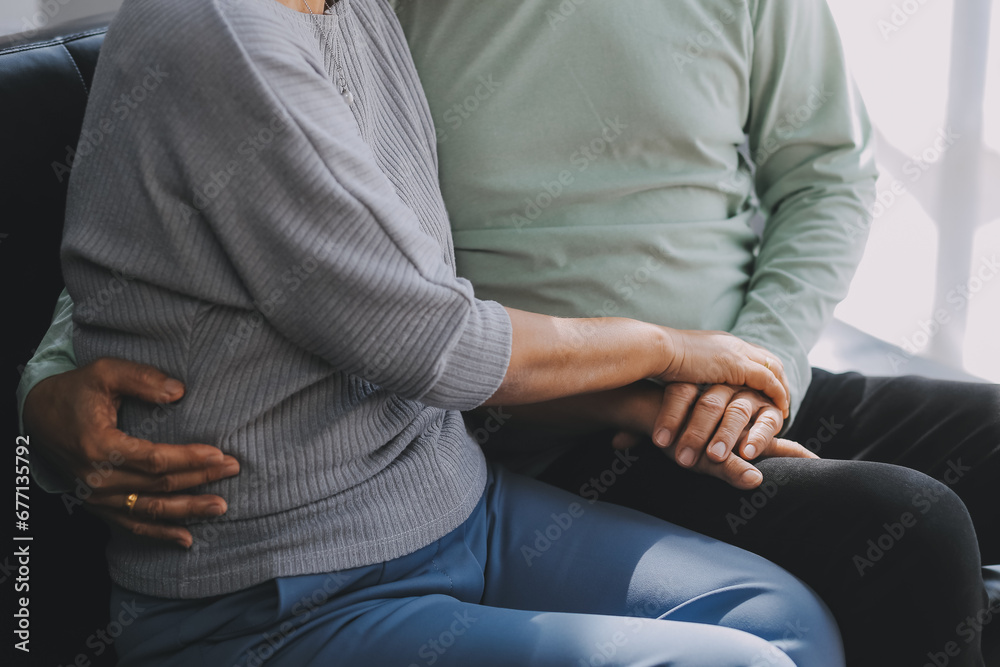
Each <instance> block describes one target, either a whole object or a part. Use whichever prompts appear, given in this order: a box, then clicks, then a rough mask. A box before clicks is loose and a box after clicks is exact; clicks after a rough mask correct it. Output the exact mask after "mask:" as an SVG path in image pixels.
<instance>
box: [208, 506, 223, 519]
mask: <svg viewBox="0 0 1000 667" xmlns="http://www.w3.org/2000/svg"><path fill="white" fill-rule="evenodd" d="M225 513H226V506H225V505H219V504H215V505H209V506H208V508H207V509H206V511H205V514H206V515H208V516H222V515H223V514H225Z"/></svg>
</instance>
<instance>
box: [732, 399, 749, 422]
mask: <svg viewBox="0 0 1000 667" xmlns="http://www.w3.org/2000/svg"><path fill="white" fill-rule="evenodd" d="M727 412H728V413H729V414H731V415H732V416H734V417H738V418H740V419H741V420H742V421H743V423H744V424H745V423H746V422H748V421H750V418H751V417H752V416H753V412H754V405H753V403H752V402H751V401H750V399H747V398H737V399H736V400H734V401H733V402H732V403H730V404H729V407H728V408H727Z"/></svg>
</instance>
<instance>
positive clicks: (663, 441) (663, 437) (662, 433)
mask: <svg viewBox="0 0 1000 667" xmlns="http://www.w3.org/2000/svg"><path fill="white" fill-rule="evenodd" d="M653 440H654V441H656V444H657V445H659V446H660V447H666V446H667V445H669V444H670V431H668V430H667V429H665V428H661V429H660V430H659V431H657V432H656V435H655V436H654V437H653Z"/></svg>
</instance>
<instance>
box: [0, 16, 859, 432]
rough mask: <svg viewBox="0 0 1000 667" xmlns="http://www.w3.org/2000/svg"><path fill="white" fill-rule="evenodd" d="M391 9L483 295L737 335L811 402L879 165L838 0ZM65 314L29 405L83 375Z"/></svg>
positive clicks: (546, 308) (461, 262) (28, 380)
mask: <svg viewBox="0 0 1000 667" xmlns="http://www.w3.org/2000/svg"><path fill="white" fill-rule="evenodd" d="M396 4H397V5H398V7H397V9H398V15H399V18H400V21H401V22H402V24H403V28H404V31H405V33H406V36H407V39H408V41H409V44H410V49H411V52H412V54H413V56H414V60H415V62H416V65H417V68H418V71H419V73H420V76H421V81H422V84H423V85H424V88H425V91H426V94H427V97H428V101H429V103H430V107H431V112H432V115H433V117H434V121H435V126H436V131H437V135H438V150H439V158H440V177H441V184H442V190H443V193H444V197H445V202H446V205H447V207H448V212H449V215H450V218H451V225H452V230H453V234H454V241H455V250H456V254H457V262H458V272H459V274H460V275H463V276H465V277H467V278H468V279H470V280H471V282H472V283H473V285H474V287H475V289H476V294H477V296H478V297H480V298H484V299H487V298H488V299H495V300H498V301H500V302H501V303H504V304H505V305H509V306H512V307H518V308H523V309H526V310H532V311H538V312H545V313H549V314H553V315H562V316H600V315H609V316H610V315H614V316H627V317H634V318H638V319H643V320H648V321H653V322H657V323H662V324H666V325H670V326H675V327H682V328H691V329H723V330H728V331H732V332H733V333H734V334H736V335H738V336H740V337H742V338H744V339H746V340H749V341H752V342H755V343H758V344H760V345H763V346H765V347H767V348H768V349H770V350H771V351H772V352H773V353H774V354H775V355H777V356H778V357H780V358H781V359H782V361H783V362H784V364H785V367H786V370H787V372H788V375H789V381H790V384H791V388H792V403H793V414H794V411H795V408H796V407H797V406H798V405H799V403H800V402H801V400H802V397H803V395H804V394H805V391H806V389H807V387H808V384H809V378H810V369H809V364H808V360H807V355H808V352H809V349H810V348H811V347H812V346H813V344H814V343H815V341H816V339H817V337H818V336H819V333H820V331H821V329H822V328H823V326H824V324H825V323H826V322H827V321H828V319H829V318H830V317H831V314H832V310H833V308H834V306H835V305H836V303H837V302H839V301H840V300H841V299H842V298H843V297H844V295H845V294H846V291H847V287H848V284H849V282H850V279H851V277H852V275H853V272H854V270H855V267H856V265H857V263H858V261H859V260H860V256H861V252H862V249H863V245H864V241H865V239H866V237H867V230H868V219H869V218H868V216H867V211H868V207H869V206H870V202H871V199H872V198H873V195H874V182H875V176H876V172H875V167H874V158H873V155H872V137H871V127H870V125H869V122H868V118H867V115H866V113H865V110H864V106H863V104H862V102H861V99H860V98H859V96H858V93H857V91H856V89H855V88H854V86H853V84H852V82H851V80H850V78H849V76H848V74H847V72H846V66H845V62H844V55H843V51H842V49H841V44H840V40H839V37H838V35H837V30H836V27H835V25H834V22H833V19H832V17H831V15H830V13H829V10H828V8H827V6H826V4H825V2H824V0H795V1H794V2H793V1H791V0H748V1H746V2H741V1H737V0H683V1H674V2H666V1H664V0H628V1H627V2H597V1H596V0H563V1H562V2H556V1H555V0H522V1H521V2H517V3H507V2H475V1H474V0H434V1H432V2H429V1H421V0H399V2H397V3H396ZM745 142H746V147H747V150H745V151H741V150H740V147H741V145H743V144H744V143H745ZM757 213H761V214H763V216H764V218H765V220H766V224H765V225H764V228H763V235H762V237H758V236H757V235H756V234H755V233H754V232H753V231H752V230H751V228H750V226H749V223H750V221H751V219H752V218H753V217H754V216H755V214H757ZM69 308H70V306H69V304H68V302H65V301H64V302H63V303H61V305H60V312H62V313H63V317H61V318H57V320H56V322H55V323H54V325H53V328H52V330H51V331H50V334H49V336H48V338H47V341H51V343H52V344H43V345H42V346H41V347H40V348H39V353H38V355H37V356H36V359H34V360H33V361H32V363H30V364H29V365H28V369H27V371H26V373H25V375H24V378H23V380H22V383H21V387H20V389H19V396H20V399H21V400H22V401H23V397H24V396H25V395H26V394H27V392H28V391H30V389H31V387H32V386H34V384H35V383H37V382H38V381H39V380H41V379H42V378H44V377H47V376H49V375H52V374H54V373H57V372H61V371H63V370H66V369H67V368H71V367H72V364H73V363H74V361H73V358H72V347H71V344H70V343H69V341H70V340H71V337H70V336H68V335H66V331H67V330H68V329H69V327H70V326H71V323H70V319H69V317H68V313H69ZM60 341H61V344H60Z"/></svg>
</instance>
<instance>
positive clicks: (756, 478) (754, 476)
mask: <svg viewBox="0 0 1000 667" xmlns="http://www.w3.org/2000/svg"><path fill="white" fill-rule="evenodd" d="M740 479H741V480H742V482H743V483H744V484H746V485H747V486H757V485H758V484H760V483H761V482H762V481H763V480H764V476H763V475H761V474H760V471H759V470H747V471H746V472H745V473H743V476H742V477H740Z"/></svg>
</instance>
